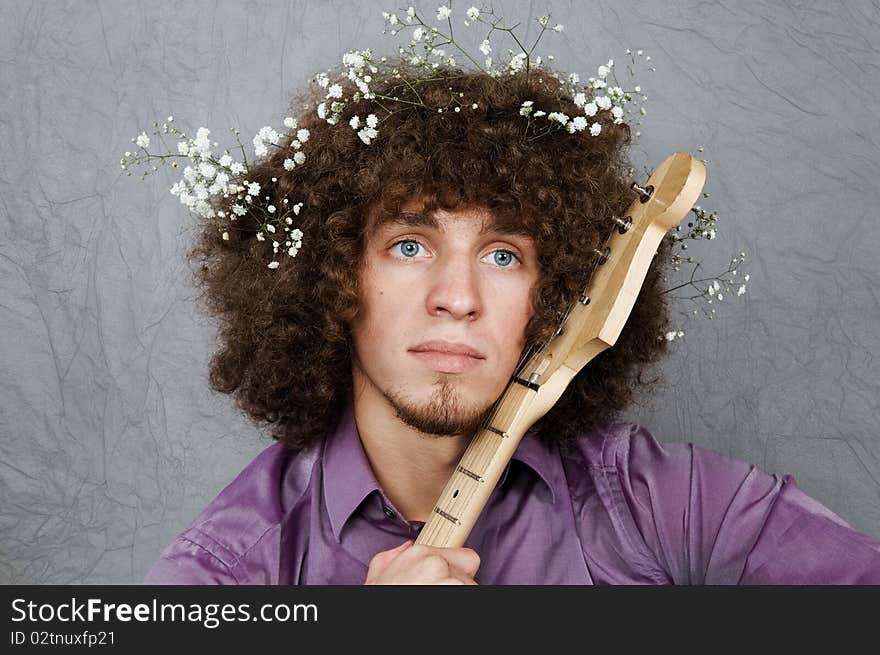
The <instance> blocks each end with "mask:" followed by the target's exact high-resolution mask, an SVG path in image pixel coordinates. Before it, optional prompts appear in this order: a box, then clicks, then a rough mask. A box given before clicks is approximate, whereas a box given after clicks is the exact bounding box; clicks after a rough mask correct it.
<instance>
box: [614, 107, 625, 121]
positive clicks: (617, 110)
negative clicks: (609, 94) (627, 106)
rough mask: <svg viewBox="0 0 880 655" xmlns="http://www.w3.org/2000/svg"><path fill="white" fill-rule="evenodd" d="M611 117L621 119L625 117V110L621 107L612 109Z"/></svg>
mask: <svg viewBox="0 0 880 655" xmlns="http://www.w3.org/2000/svg"><path fill="white" fill-rule="evenodd" d="M611 115H612V116H614V118H621V117H622V116H623V109H621V108H620V107H612V108H611Z"/></svg>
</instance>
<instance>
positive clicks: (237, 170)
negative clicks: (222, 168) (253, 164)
mask: <svg viewBox="0 0 880 655" xmlns="http://www.w3.org/2000/svg"><path fill="white" fill-rule="evenodd" d="M229 170H231V171H232V174H233V175H241V174H242V173H244V172H245V170H247V169H245V167H244V164H242V163H241V162H238V161H235V162H232V166H230V167H229Z"/></svg>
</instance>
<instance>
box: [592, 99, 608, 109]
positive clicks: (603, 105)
mask: <svg viewBox="0 0 880 655" xmlns="http://www.w3.org/2000/svg"><path fill="white" fill-rule="evenodd" d="M594 102H595V103H596V106H597V107H599V109H611V98H609V97H608V96H599V97H598V98H596V99H595V100H594Z"/></svg>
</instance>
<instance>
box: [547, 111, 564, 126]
mask: <svg viewBox="0 0 880 655" xmlns="http://www.w3.org/2000/svg"><path fill="white" fill-rule="evenodd" d="M547 120H548V121H556V122H557V123H559V124H560V125H565V124H566V123H567V122H568V116H566V115H565V114H563V113H562V112H559V111H551V112H550V114H548V116H547Z"/></svg>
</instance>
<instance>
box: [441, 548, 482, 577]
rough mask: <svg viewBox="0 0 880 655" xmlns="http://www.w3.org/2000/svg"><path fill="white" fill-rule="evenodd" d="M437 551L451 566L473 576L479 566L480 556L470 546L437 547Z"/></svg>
mask: <svg viewBox="0 0 880 655" xmlns="http://www.w3.org/2000/svg"><path fill="white" fill-rule="evenodd" d="M437 552H438V553H439V554H440V556H441V557H443V559H445V560H446V561H447V562H449V565H450V566H451V567H453V568H456V569H459V570H460V571H462V572H464V573H466V574H467V575H468V576H469V577H471V578H472V577H474V576H475V575H476V573H477V569H479V568H480V556H479V555H478V554H477V552H476V551H475V550H473V549H471V548H438V549H437Z"/></svg>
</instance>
